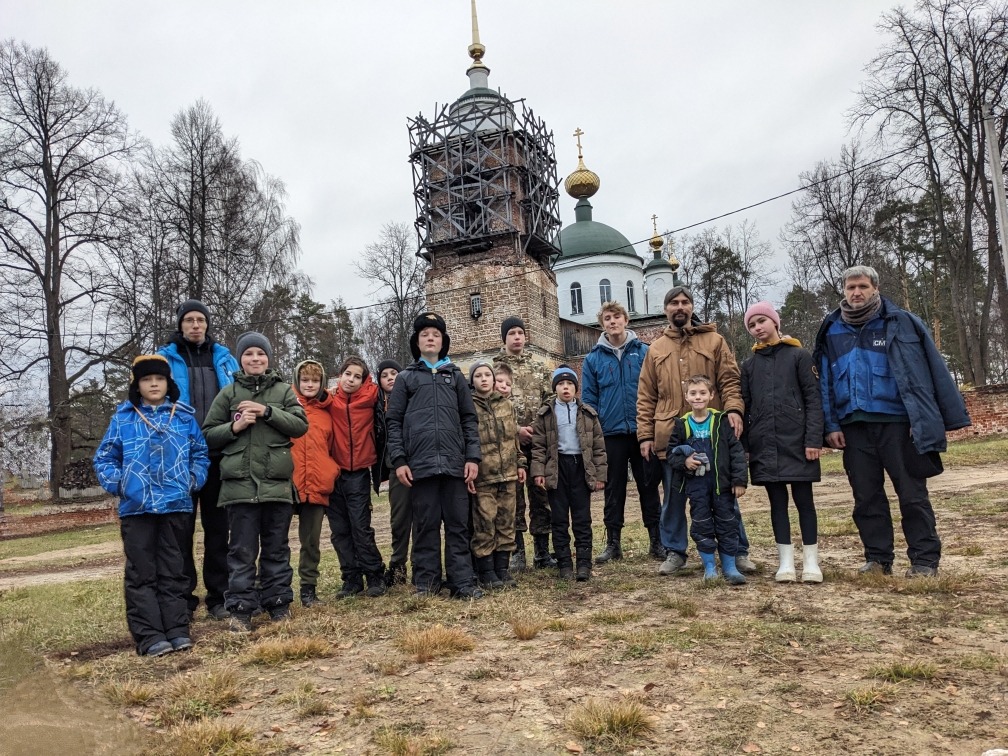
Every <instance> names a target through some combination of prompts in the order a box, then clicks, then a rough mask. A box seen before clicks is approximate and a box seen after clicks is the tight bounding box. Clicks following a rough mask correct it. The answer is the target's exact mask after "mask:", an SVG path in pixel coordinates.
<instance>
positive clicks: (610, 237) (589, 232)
mask: <svg viewBox="0 0 1008 756" xmlns="http://www.w3.org/2000/svg"><path fill="white" fill-rule="evenodd" d="M574 216H575V218H576V220H575V221H574V223H571V224H570V225H569V226H567V227H566V228H564V229H562V230H561V231H560V234H559V236H558V237H557V239H556V242H555V243H556V246H557V247H558V248H559V249H560V257H559V258H557V260H558V261H559V262H563V261H564V260H571V259H573V258H575V257H588V256H590V255H601V254H603V253H606V254H611V255H622V256H624V257H632V258H634V260H636V261H637V263H638V264H639V263H640V257H638V256H637V253H636V252H634V248H633V245H632V244H631V243H630V240H629V239H627V238H626V237H625V236H623V234H621V233H620V232H619V231H617V230H616V229H615V228H613V227H612V226H607V225H606V224H605V223H599V222H598V221H593V220H592V206H591V203H590V202H589V201H588V200H587V199H582V200H579V201H578V203H577V205H576V206H575V208H574Z"/></svg>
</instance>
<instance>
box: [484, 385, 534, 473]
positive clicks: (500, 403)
mask: <svg viewBox="0 0 1008 756" xmlns="http://www.w3.org/2000/svg"><path fill="white" fill-rule="evenodd" d="M473 404H474V405H475V406H476V418H477V420H478V422H479V438H480V453H481V454H482V455H483V459H481V460H480V465H479V476H478V477H477V478H476V485H492V484H494V483H507V482H509V481H513V480H518V468H524V467H525V466H526V464H527V462H526V460H525V455H524V454H522V453H521V446H520V445H519V443H518V423H517V421H516V420H515V412H514V405H512V404H511V401H510V400H509V399H508V398H507V397H505V396H502V395H501V394H499V393H497V392H496V391H491V392H490V393H489V394H487V395H486V396H480V395H479V394H475V393H474V394H473Z"/></svg>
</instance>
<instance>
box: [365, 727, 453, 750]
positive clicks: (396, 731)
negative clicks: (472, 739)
mask: <svg viewBox="0 0 1008 756" xmlns="http://www.w3.org/2000/svg"><path fill="white" fill-rule="evenodd" d="M371 739H372V741H373V742H374V744H375V745H377V746H378V747H379V748H381V749H383V750H384V751H385V752H387V753H389V754H391V756H438V754H443V753H448V751H450V750H451V749H452V748H454V745H453V743H452V742H451V741H450V740H449V739H448V738H446V737H444V736H443V735H439V734H425V733H424V725H422V724H415V723H409V724H401V725H385V726H383V727H379V728H378V729H377V730H375V732H374V734H373V735H372V736H371Z"/></svg>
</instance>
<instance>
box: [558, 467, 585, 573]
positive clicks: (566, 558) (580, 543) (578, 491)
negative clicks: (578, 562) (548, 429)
mask: <svg viewBox="0 0 1008 756" xmlns="http://www.w3.org/2000/svg"><path fill="white" fill-rule="evenodd" d="M549 503H550V516H551V524H552V529H553V549H554V552H555V554H556V560H557V564H559V565H560V566H561V567H564V566H566V567H570V566H571V564H572V561H571V548H570V544H571V537H570V530H573V531H574V550H575V552H576V553H577V555H578V558H579V559H587V558H590V557H591V550H592V519H591V491H589V490H588V480H587V478H585V468H584V458H583V457H582V456H581V455H580V454H558V455H557V487H556V488H554V489H551V490H550V492H549Z"/></svg>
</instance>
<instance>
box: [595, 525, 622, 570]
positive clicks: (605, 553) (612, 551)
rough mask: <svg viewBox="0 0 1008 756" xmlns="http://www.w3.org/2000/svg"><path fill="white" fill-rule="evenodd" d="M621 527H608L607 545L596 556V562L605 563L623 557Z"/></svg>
mask: <svg viewBox="0 0 1008 756" xmlns="http://www.w3.org/2000/svg"><path fill="white" fill-rule="evenodd" d="M620 532H621V529H620V528H606V545H605V549H603V550H602V553H601V554H599V555H598V556H597V557H595V564H605V563H606V562H609V561H618V560H620V559H622V558H623V548H622V546H620Z"/></svg>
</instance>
